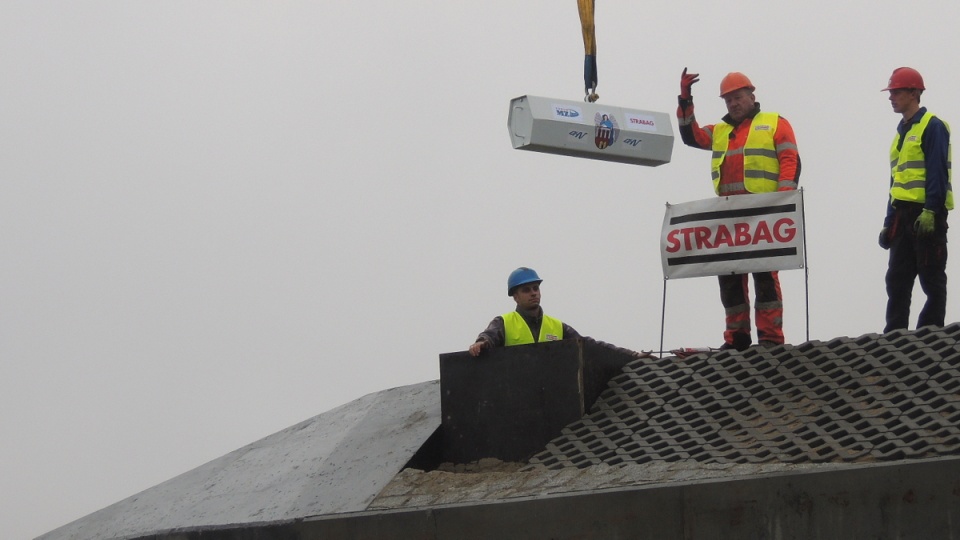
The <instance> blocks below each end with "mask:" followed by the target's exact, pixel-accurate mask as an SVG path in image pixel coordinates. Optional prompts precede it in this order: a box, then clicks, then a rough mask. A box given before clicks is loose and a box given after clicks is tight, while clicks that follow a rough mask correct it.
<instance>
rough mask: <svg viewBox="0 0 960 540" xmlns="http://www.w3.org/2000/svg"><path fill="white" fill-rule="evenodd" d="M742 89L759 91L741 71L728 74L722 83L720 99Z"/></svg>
mask: <svg viewBox="0 0 960 540" xmlns="http://www.w3.org/2000/svg"><path fill="white" fill-rule="evenodd" d="M741 88H749V89H750V91H751V92H753V91H754V90H756V89H757V88H756V87H755V86H753V83H751V82H750V79H748V78H747V76H746V75H744V74H743V73H740V72H739V71H734V72H731V73H727V76H726V77H724V78H723V80H722V81H720V97H723V96H725V95H727V94H729V93H730V92H733V91H734V90H739V89H741Z"/></svg>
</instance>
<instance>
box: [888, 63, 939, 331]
mask: <svg viewBox="0 0 960 540" xmlns="http://www.w3.org/2000/svg"><path fill="white" fill-rule="evenodd" d="M924 89H925V87H924V84H923V77H921V76H920V73H919V72H918V71H917V70H915V69H913V68H909V67H901V68H897V69H895V70H894V71H893V73H892V74H891V75H890V80H889V82H888V84H887V87H886V88H884V89H883V90H882V91H884V92H886V91H889V92H890V105H891V106H892V107H893V112H895V113H898V114H900V115H901V116H902V118H901V120H900V123H899V124H898V125H897V134H896V135H895V136H894V138H893V143H892V144H891V146H890V196H889V197H888V198H887V215H886V217H885V218H884V221H883V229H882V230H881V231H880V240H879V241H880V247H882V248H884V249H889V250H890V259H889V262H888V265H887V275H886V284H887V315H886V319H887V320H886V323H887V324H886V327H885V328H884V329H883V331H884V332H889V331H891V330H898V329H906V328H907V326H908V323H909V319H910V300H911V296H912V295H913V283H914V281H915V280H916V278H917V277H918V276H919V278H920V287H921V288H922V289H923V292H924V293H925V294H926V295H927V301H926V303H925V304H924V306H923V310H922V311H920V317H919V319H918V320H917V327H921V326H943V324H944V318H945V316H946V310H947V273H946V269H947V213H948V212H949V211H950V210H953V189H952V188H951V186H950V127H949V126H948V125H947V124H946V122H944V121H943V120H941V119H940V118H938V117H937V116H935V115H933V114H932V113H930V112H929V111H927V108H926V107H921V106H920V94H922V93H923V91H924Z"/></svg>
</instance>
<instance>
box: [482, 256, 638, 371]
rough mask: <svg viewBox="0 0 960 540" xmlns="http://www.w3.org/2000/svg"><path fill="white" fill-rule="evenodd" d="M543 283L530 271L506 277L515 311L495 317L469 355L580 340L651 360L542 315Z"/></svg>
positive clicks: (532, 270)
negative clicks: (508, 347) (500, 348)
mask: <svg viewBox="0 0 960 540" xmlns="http://www.w3.org/2000/svg"><path fill="white" fill-rule="evenodd" d="M542 282H543V280H542V279H540V276H539V275H537V272H536V270H534V269H533V268H527V267H523V266H522V267H520V268H517V269H516V270H514V271H513V272H511V273H510V276H509V277H508V278H507V296H512V297H513V301H514V302H516V303H517V308H516V309H515V310H514V311H511V312H509V313H504V314H503V315H499V316H497V317H495V318H494V319H493V320H492V321H490V324H489V325H487V329H486V330H484V331H483V332H480V335H479V336H477V340H476V341H475V342H474V343H473V344H472V345H470V348H469V349H468V351H469V352H470V355H471V356H478V355H479V354H480V351H482V350H483V349H489V348H490V347H501V346H510V345H526V344H529V343H541V342H544V341H559V340H561V339H576V338H580V339H583V340H584V341H592V342H594V343H597V344H599V345H603V346H605V347H608V348H610V349H614V350H617V351H620V352H624V353H627V354H629V355H631V356H634V357H636V358H653V357H654V356H653V355H652V354H650V353H646V352H642V353H640V352H636V351H631V350H630V349H624V348H622V347H617V346H616V345H611V344H609V343H604V342H602V341H598V340H595V339H593V338H590V337H586V336H581V335H580V334H579V333H578V332H577V331H576V330H574V329H573V328H572V327H571V326H570V325H568V324H566V323H563V322H560V320H559V319H555V318H553V317H550V316H548V315H546V314H544V313H543V308H541V307H540V283H542Z"/></svg>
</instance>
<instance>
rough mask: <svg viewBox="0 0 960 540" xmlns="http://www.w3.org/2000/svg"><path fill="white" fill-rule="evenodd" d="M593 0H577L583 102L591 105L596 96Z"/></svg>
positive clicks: (595, 46)
mask: <svg viewBox="0 0 960 540" xmlns="http://www.w3.org/2000/svg"><path fill="white" fill-rule="evenodd" d="M593 5H594V0H577V8H578V9H579V10H580V29H581V31H582V32H583V53H584V55H583V91H584V94H585V97H584V98H583V100H584V101H589V102H590V103H593V102H594V101H596V100H597V99H599V98H600V96H598V95H597V35H596V32H595V31H594V23H593Z"/></svg>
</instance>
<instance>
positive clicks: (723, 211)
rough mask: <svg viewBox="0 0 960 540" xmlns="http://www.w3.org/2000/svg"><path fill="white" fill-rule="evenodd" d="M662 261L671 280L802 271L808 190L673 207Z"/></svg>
mask: <svg viewBox="0 0 960 540" xmlns="http://www.w3.org/2000/svg"><path fill="white" fill-rule="evenodd" d="M660 259H661V262H662V263H663V277H664V278H666V279H679V278H690V277H701V276H717V275H720V274H746V273H753V272H770V271H774V270H793V269H798V268H803V265H804V257H803V192H802V191H799V190H793V191H780V192H775V193H759V194H752V195H735V196H732V197H714V198H712V199H704V200H702V201H692V202H687V203H681V204H674V205H671V204H669V203H668V204H667V211H666V214H665V215H664V216H663V230H662V231H661V232H660Z"/></svg>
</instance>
